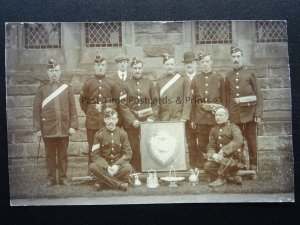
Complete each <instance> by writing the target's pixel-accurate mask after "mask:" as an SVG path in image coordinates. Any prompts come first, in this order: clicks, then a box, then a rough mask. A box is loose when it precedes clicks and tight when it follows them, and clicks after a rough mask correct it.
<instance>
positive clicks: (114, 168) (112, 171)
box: [107, 165, 120, 176]
mask: <svg viewBox="0 0 300 225" xmlns="http://www.w3.org/2000/svg"><path fill="white" fill-rule="evenodd" d="M119 168H120V166H119V165H113V166H109V167H107V172H108V174H109V175H111V176H114V175H115V174H116V173H117V172H118V170H119Z"/></svg>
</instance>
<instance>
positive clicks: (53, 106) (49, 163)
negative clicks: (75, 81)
mask: <svg viewBox="0 0 300 225" xmlns="http://www.w3.org/2000/svg"><path fill="white" fill-rule="evenodd" d="M47 74H48V77H49V81H48V82H45V83H43V84H41V86H40V87H39V89H38V91H37V93H36V96H35V98H34V103H33V127H34V130H35V132H36V135H37V136H38V137H41V136H42V137H43V141H44V144H45V151H46V168H47V172H48V174H47V180H48V181H47V183H46V184H45V187H50V186H52V185H55V184H56V183H57V180H56V179H57V175H56V170H58V182H59V183H60V184H62V185H65V186H69V185H70V182H69V181H68V179H67V164H68V156H67V149H68V145H69V136H70V135H72V134H74V133H75V129H77V128H78V118H77V111H76V104H75V99H74V95H73V92H72V89H71V87H70V85H69V84H67V83H65V82H61V81H60V80H59V79H60V75H61V69H60V65H58V64H57V62H56V61H55V60H54V59H49V61H48V65H47ZM56 161H57V163H56Z"/></svg>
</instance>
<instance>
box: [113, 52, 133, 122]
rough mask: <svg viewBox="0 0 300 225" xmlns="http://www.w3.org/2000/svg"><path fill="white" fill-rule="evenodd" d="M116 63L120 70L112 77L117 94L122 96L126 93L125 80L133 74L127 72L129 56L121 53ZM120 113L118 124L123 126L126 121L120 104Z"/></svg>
mask: <svg viewBox="0 0 300 225" xmlns="http://www.w3.org/2000/svg"><path fill="white" fill-rule="evenodd" d="M116 63H117V66H118V72H117V73H116V74H114V75H113V76H112V78H113V79H114V80H115V82H116V92H117V96H122V95H124V92H125V81H128V80H129V79H130V78H131V74H129V73H128V72H127V70H128V63H129V58H128V56H126V55H124V54H120V55H118V56H117V57H116ZM117 111H118V114H119V121H118V124H117V126H119V127H123V123H124V118H123V115H122V113H121V109H120V106H119V105H118V109H117Z"/></svg>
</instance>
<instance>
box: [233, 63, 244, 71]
mask: <svg viewBox="0 0 300 225" xmlns="http://www.w3.org/2000/svg"><path fill="white" fill-rule="evenodd" d="M243 68H244V65H242V66H241V67H240V68H238V69H236V68H233V71H234V72H238V71H241V70H242V69H243Z"/></svg>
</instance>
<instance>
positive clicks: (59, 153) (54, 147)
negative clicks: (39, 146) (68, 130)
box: [43, 137, 69, 182]
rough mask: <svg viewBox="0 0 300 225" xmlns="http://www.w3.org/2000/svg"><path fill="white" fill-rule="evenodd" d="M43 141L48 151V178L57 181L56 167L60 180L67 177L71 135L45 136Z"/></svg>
mask: <svg viewBox="0 0 300 225" xmlns="http://www.w3.org/2000/svg"><path fill="white" fill-rule="evenodd" d="M43 141H44V144H45V151H46V167H47V179H48V180H49V181H51V182H56V179H57V177H56V169H57V171H58V181H62V180H64V179H67V167H68V156H67V149H68V145H69V137H53V138H52V137H49V138H48V137H43ZM56 158H57V163H56Z"/></svg>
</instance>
